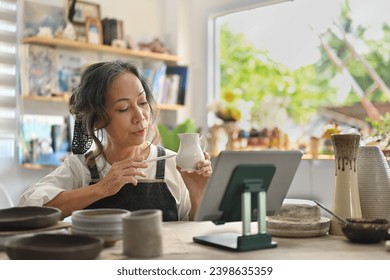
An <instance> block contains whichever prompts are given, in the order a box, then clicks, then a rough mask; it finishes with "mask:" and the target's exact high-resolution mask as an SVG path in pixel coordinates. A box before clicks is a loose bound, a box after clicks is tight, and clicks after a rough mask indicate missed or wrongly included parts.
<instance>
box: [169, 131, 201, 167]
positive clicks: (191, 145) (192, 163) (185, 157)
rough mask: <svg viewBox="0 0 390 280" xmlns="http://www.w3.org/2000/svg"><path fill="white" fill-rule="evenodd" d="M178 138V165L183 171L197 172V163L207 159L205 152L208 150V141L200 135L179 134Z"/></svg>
mask: <svg viewBox="0 0 390 280" xmlns="http://www.w3.org/2000/svg"><path fill="white" fill-rule="evenodd" d="M178 137H179V139H180V146H179V150H178V151H177V155H176V164H177V165H178V166H180V168H181V170H182V171H194V170H196V169H197V168H196V163H197V162H199V161H201V160H204V159H205V157H204V154H203V152H204V151H205V150H206V149H207V144H208V143H207V139H206V138H205V137H204V136H203V135H200V134H199V133H179V134H178Z"/></svg>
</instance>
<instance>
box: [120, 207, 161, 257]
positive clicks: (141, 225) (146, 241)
mask: <svg viewBox="0 0 390 280" xmlns="http://www.w3.org/2000/svg"><path fill="white" fill-rule="evenodd" d="M122 223H123V254H125V255H127V256H129V257H132V258H155V257H159V256H161V255H162V253H163V248H162V247H163V246H162V245H163V244H162V243H163V242H162V211H161V210H158V209H145V210H136V211H132V212H131V214H130V215H129V216H126V217H123V219H122Z"/></svg>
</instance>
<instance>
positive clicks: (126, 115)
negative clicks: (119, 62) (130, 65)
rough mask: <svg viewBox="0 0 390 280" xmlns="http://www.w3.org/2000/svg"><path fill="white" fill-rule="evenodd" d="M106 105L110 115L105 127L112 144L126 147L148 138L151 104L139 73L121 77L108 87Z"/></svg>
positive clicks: (138, 143) (140, 142)
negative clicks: (138, 76)
mask: <svg viewBox="0 0 390 280" xmlns="http://www.w3.org/2000/svg"><path fill="white" fill-rule="evenodd" d="M105 105H106V109H107V112H108V114H109V115H110V122H109V124H108V125H107V126H106V127H105V130H106V132H107V134H108V140H109V142H110V144H112V145H115V146H119V147H121V148H126V147H130V146H136V145H140V144H142V143H143V142H144V141H145V138H146V134H147V129H148V123H149V118H150V107H149V104H148V102H147V100H146V93H145V91H144V89H143V87H142V84H141V81H140V80H139V79H138V78H137V77H136V76H135V75H133V74H132V73H124V74H121V75H120V76H118V77H117V78H116V79H115V80H114V81H113V83H112V85H111V86H110V88H109V89H108V93H107V98H106V104H105Z"/></svg>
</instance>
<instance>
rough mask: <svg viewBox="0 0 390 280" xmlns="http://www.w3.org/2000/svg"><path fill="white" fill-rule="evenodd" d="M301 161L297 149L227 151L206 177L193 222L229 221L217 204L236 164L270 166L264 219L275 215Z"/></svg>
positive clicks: (221, 154)
mask: <svg viewBox="0 0 390 280" xmlns="http://www.w3.org/2000/svg"><path fill="white" fill-rule="evenodd" d="M301 158H302V152H301V151H298V150H292V151H281V150H262V151H228V150H226V151H222V152H220V154H219V155H218V157H217V158H216V160H215V162H214V164H213V174H212V175H211V177H210V178H209V181H208V185H207V188H206V190H205V194H204V196H203V199H202V201H201V204H200V206H199V208H198V210H197V213H196V215H195V220H196V221H213V222H217V223H221V222H222V223H223V222H230V221H232V220H231V219H229V218H228V217H225V218H223V212H222V210H221V209H220V205H221V202H222V199H223V197H224V195H225V192H226V191H227V186H228V184H229V182H230V178H231V174H232V173H233V171H234V170H235V169H236V167H237V166H239V165H248V164H260V165H261V164H264V165H273V166H274V167H275V168H276V170H275V173H274V175H273V178H272V180H271V183H270V186H269V187H268V191H267V194H266V210H267V216H273V215H276V214H278V213H279V210H280V208H281V206H282V203H283V200H284V199H285V197H286V195H287V192H288V190H289V188H290V185H291V183H292V180H293V179H294V176H295V173H296V171H297V169H298V165H299V163H300V161H301ZM252 206H254V205H252ZM231 207H235V208H238V209H237V211H241V209H239V206H237V205H231ZM226 218H227V220H226ZM224 219H225V220H224Z"/></svg>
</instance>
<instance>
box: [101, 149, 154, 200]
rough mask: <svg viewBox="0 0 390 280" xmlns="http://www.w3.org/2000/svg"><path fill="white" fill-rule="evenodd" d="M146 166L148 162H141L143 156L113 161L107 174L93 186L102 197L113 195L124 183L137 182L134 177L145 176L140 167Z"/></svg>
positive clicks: (134, 183) (135, 183)
mask: <svg viewBox="0 0 390 280" xmlns="http://www.w3.org/2000/svg"><path fill="white" fill-rule="evenodd" d="M147 167H148V164H147V163H145V162H143V157H136V158H132V159H125V160H122V161H118V162H115V163H114V164H113V165H112V166H111V169H110V171H108V173H107V175H106V176H105V177H104V178H103V179H101V180H100V181H99V182H98V183H96V184H95V187H97V188H99V190H100V191H102V196H103V197H107V196H111V195H114V194H116V193H117V192H118V191H119V190H120V189H121V188H122V187H123V186H124V185H125V184H128V183H130V184H133V185H134V186H136V185H137V184H138V180H137V178H136V177H144V178H145V177H146V174H145V173H144V172H143V171H142V170H140V169H144V168H147Z"/></svg>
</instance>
